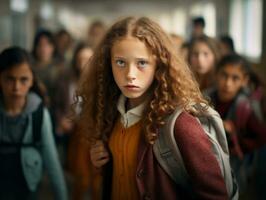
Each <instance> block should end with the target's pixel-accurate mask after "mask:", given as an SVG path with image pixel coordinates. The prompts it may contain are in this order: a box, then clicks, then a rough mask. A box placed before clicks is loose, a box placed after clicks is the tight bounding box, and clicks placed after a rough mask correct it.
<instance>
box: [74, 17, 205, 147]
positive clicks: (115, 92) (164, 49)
mask: <svg viewBox="0 0 266 200" xmlns="http://www.w3.org/2000/svg"><path fill="white" fill-rule="evenodd" d="M127 36H131V37H136V38H138V39H139V40H140V41H143V42H145V44H146V45H147V46H148V48H150V49H151V50H152V53H153V54H154V55H155V56H156V60H157V63H156V64H157V67H156V72H155V77H154V82H153V84H152V86H151V87H152V88H151V91H152V92H151V96H150V97H149V99H148V104H147V107H146V108H145V110H144V113H143V120H142V124H143V126H142V127H143V129H142V130H143V133H144V134H145V136H146V139H147V141H148V142H150V143H153V142H154V140H155V139H156V138H157V134H156V130H158V128H159V127H160V126H162V125H163V124H164V120H165V117H166V116H168V115H169V114H170V113H172V112H173V111H174V110H175V109H176V107H177V106H179V107H181V108H183V109H184V110H186V111H188V112H195V110H194V109H193V106H192V105H193V104H194V103H204V104H205V105H207V101H206V100H205V99H204V98H203V97H202V94H201V93H200V90H199V87H198V84H197V82H196V81H195V78H194V77H193V75H192V73H191V71H190V69H189V68H188V66H187V65H186V64H185V63H184V62H183V61H182V59H179V58H178V56H177V55H176V52H175V51H176V50H175V47H174V45H173V44H172V43H171V40H170V38H169V37H168V35H167V34H166V33H165V32H164V31H163V30H162V28H161V27H160V26H159V25H158V24H157V23H155V22H153V21H152V20H150V19H148V18H146V17H142V18H139V19H136V18H134V17H127V18H125V19H122V20H120V21H118V22H116V23H115V24H114V25H113V26H112V27H111V28H110V29H109V31H107V33H106V35H105V37H104V38H103V40H102V41H101V43H100V44H99V45H98V47H97V48H96V50H95V53H94V55H93V57H92V58H91V60H90V63H89V65H90V67H89V68H88V70H87V71H86V72H85V73H84V74H83V76H82V79H81V82H80V86H79V88H78V90H77V94H76V97H81V98H82V105H81V106H82V111H81V113H80V115H79V121H80V123H81V125H82V127H83V132H84V133H85V135H86V136H88V138H89V139H91V140H93V139H106V138H108V137H109V134H110V133H111V131H112V129H113V126H114V123H115V121H116V120H117V117H118V111H117V107H116V105H117V101H118V98H119V96H120V94H121V91H120V90H119V88H118V86H117V85H116V83H115V81H114V78H113V75H112V69H111V48H112V45H113V44H114V42H116V41H117V40H120V39H122V38H124V37H127Z"/></svg>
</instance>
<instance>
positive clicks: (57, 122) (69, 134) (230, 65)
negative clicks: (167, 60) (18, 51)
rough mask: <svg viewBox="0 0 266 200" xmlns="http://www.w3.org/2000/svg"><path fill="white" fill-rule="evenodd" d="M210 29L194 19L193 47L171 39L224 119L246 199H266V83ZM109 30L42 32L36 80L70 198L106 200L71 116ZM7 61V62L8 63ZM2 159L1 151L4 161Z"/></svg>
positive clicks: (36, 56) (36, 48)
mask: <svg viewBox="0 0 266 200" xmlns="http://www.w3.org/2000/svg"><path fill="white" fill-rule="evenodd" d="M204 27H205V21H204V19H203V18H202V17H197V18H195V19H193V31H192V35H191V38H190V40H188V41H185V39H184V38H182V37H180V36H178V35H175V34H170V37H172V40H173V43H174V44H175V46H176V53H177V54H179V56H181V57H182V58H183V59H184V60H186V61H187V63H188V65H189V67H190V68H191V70H192V72H193V73H194V75H195V78H196V80H197V81H198V83H199V87H200V89H201V91H202V92H203V93H204V95H206V98H208V99H209V100H210V101H211V103H212V105H213V106H214V107H215V109H216V110H217V111H218V112H219V114H220V115H221V117H222V119H223V120H224V127H225V130H226V133H227V136H228V144H229V148H230V151H231V165H232V169H233V171H234V172H235V175H236V177H237V180H238V183H239V186H240V198H243V199H245V198H247V197H248V196H250V198H252V199H256V198H257V199H260V198H261V199H263V198H266V192H265V190H264V189H263V185H264V184H265V182H266V172H265V169H264V168H263V167H264V166H265V163H266V146H265V144H266V123H265V119H266V96H265V88H264V83H263V82H262V80H261V78H260V77H259V75H258V74H256V72H255V70H254V67H252V65H251V64H250V63H249V62H248V61H247V60H246V59H245V58H244V57H243V56H241V55H239V54H238V53H237V52H236V51H235V49H234V44H233V40H232V39H231V38H230V37H229V36H227V35H224V36H221V37H219V38H211V37H209V36H207V35H206V34H205V33H204ZM105 30H106V27H105V25H104V24H103V23H102V22H100V21H96V22H94V23H93V24H92V25H91V27H90V28H89V30H88V39H87V41H82V42H77V41H75V39H74V38H72V36H71V34H70V33H69V32H68V31H67V30H60V31H58V32H57V33H55V34H54V33H52V32H50V31H49V30H39V31H38V32H37V33H36V35H35V38H34V41H33V48H32V51H31V54H32V58H33V62H32V63H31V68H32V70H33V73H34V76H36V80H39V84H38V85H39V88H40V90H41V91H42V94H44V95H43V97H42V99H43V102H44V104H45V105H46V106H47V107H48V109H49V112H50V114H51V119H52V120H51V121H52V127H53V136H54V138H55V141H56V145H57V150H58V152H59V155H60V162H61V164H62V167H63V168H64V169H65V171H66V173H68V174H70V176H71V183H70V190H69V191H68V195H69V198H70V199H74V200H79V199H83V198H84V194H85V193H87V192H88V191H90V193H91V196H92V199H98V197H97V195H96V194H95V193H94V191H96V190H97V189H98V188H97V187H98V183H97V181H98V180H95V179H93V178H92V177H93V175H92V173H94V172H93V171H92V170H91V165H90V162H89V159H90V158H89V146H88V142H87V141H86V139H84V137H83V136H82V133H80V132H81V131H80V129H79V126H78V123H76V122H75V121H72V120H71V119H70V116H71V115H72V112H73V111H74V112H77V113H78V112H79V111H78V108H73V109H72V106H71V105H72V104H73V103H74V101H76V102H78V101H79V100H78V99H76V100H74V98H73V96H74V93H75V89H76V87H77V84H78V80H79V78H80V76H81V74H82V71H83V70H89V69H87V68H86V66H87V65H86V64H87V62H89V59H90V57H91V56H92V55H93V50H94V49H95V48H96V47H97V44H98V43H99V41H100V40H101V37H102V36H103V35H104V33H105ZM2 54H3V53H2ZM2 54H1V55H2ZM1 59H4V58H3V56H2V57H1ZM1 62H2V60H1ZM15 64H21V63H15ZM0 66H1V67H2V63H0ZM1 73H2V70H0V74H1ZM1 87H3V86H2V85H1ZM1 90H3V88H1ZM1 93H3V92H2V91H1ZM1 95H3V94H1ZM1 101H3V100H1ZM0 123H2V122H0ZM0 127H1V126H0ZM2 139H3V137H2V136H1V133H0V141H1V140H2ZM1 142H3V141H1ZM4 142H6V141H4ZM2 152H4V151H2V150H1V148H0V155H1V153H2ZM1 158H2V157H1ZM44 158H46V157H44ZM44 162H45V161H44ZM51 162H52V161H51ZM48 165H51V164H48ZM48 170H49V169H48ZM58 170H59V169H58ZM58 173H60V172H58ZM2 182H3V181H0V185H1V183H2ZM3 184H4V183H3ZM250 188H253V189H252V190H251V189H250ZM254 195H256V196H254ZM0 197H1V195H0Z"/></svg>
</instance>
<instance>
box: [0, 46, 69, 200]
mask: <svg viewBox="0 0 266 200" xmlns="http://www.w3.org/2000/svg"><path fill="white" fill-rule="evenodd" d="M39 109H41V110H42V112H41V114H42V117H41V119H42V121H41V122H40V124H39V126H38V127H39V129H38V127H37V129H38V133H36V132H34V133H33V131H36V129H34V128H33V127H34V126H33V125H34V124H33V121H35V120H36V119H34V117H36V115H34V113H36V112H38V111H39ZM37 134H39V140H38V141H36V140H35V138H36V137H35V136H36V135H37ZM0 163H1V165H0V199H9V200H13V199H14V200H15V199H23V200H24V199H35V198H36V196H35V192H36V190H37V188H38V184H39V182H40V180H41V178H42V175H43V167H45V168H46V170H47V172H48V175H49V177H50V179H51V182H52V185H53V188H54V192H55V197H56V199H62V200H64V199H67V191H66V184H65V181H64V177H63V172H62V169H61V166H60V163H59V160H58V157H57V151H56V147H55V143H54V140H53V135H52V126H51V119H50V115H49V112H48V110H47V109H46V108H45V107H44V106H43V100H42V92H41V90H40V89H39V87H38V84H37V81H36V77H35V76H34V73H33V71H32V68H31V62H30V57H29V55H28V53H27V52H26V51H25V50H23V49H21V48H18V47H11V48H8V49H6V50H4V51H3V52H2V53H1V54H0Z"/></svg>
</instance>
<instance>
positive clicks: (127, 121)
mask: <svg viewBox="0 0 266 200" xmlns="http://www.w3.org/2000/svg"><path fill="white" fill-rule="evenodd" d="M126 99H127V98H126V97H125V96H124V95H122V94H121V96H120V97H119V100H118V103H117V110H118V111H119V113H120V115H121V118H120V120H121V123H122V124H123V126H124V128H128V127H130V126H132V125H134V124H136V123H137V122H139V121H140V120H141V118H142V113H143V110H144V108H145V105H146V102H143V103H141V104H140V105H138V106H137V107H135V108H132V109H130V110H128V111H126Z"/></svg>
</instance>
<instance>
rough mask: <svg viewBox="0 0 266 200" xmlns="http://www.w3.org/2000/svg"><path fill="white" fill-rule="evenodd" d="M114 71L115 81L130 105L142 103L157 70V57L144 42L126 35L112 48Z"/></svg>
mask: <svg viewBox="0 0 266 200" xmlns="http://www.w3.org/2000/svg"><path fill="white" fill-rule="evenodd" d="M111 58H112V71H113V76H114V79H115V82H116V84H117V86H118V87H119V89H120V90H121V92H122V93H123V95H125V96H126V97H127V98H128V99H129V105H130V106H131V107H135V106H137V105H139V104H140V103H142V102H143V101H144V100H145V98H146V96H147V93H148V89H149V88H150V86H151V84H152V82H153V80H154V74H155V70H156V59H155V57H154V55H153V54H152V53H151V51H150V50H149V49H148V48H147V46H146V45H145V43H144V42H142V41H140V40H139V39H137V38H135V37H126V38H124V39H122V40H118V41H116V42H115V43H114V45H113V47H112V49H111Z"/></svg>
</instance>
